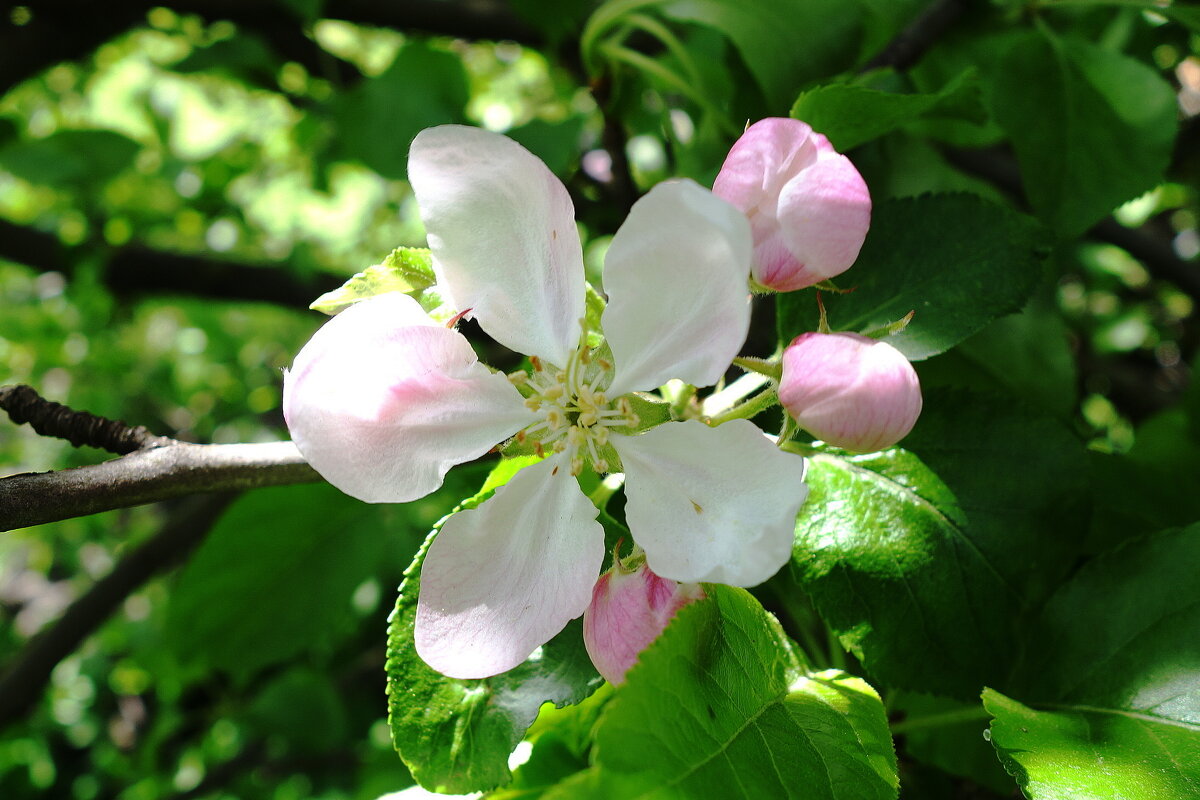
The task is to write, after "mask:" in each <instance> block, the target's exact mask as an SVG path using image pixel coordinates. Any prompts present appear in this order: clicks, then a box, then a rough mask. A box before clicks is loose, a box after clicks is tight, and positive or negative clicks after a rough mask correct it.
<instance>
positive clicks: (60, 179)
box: [0, 130, 141, 184]
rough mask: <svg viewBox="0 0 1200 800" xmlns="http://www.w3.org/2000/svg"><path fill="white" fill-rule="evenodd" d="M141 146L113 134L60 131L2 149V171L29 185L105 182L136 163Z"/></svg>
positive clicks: (0, 158)
mask: <svg viewBox="0 0 1200 800" xmlns="http://www.w3.org/2000/svg"><path fill="white" fill-rule="evenodd" d="M139 149H141V145H139V144H138V143H137V142H135V141H133V140H132V139H130V138H128V137H126V136H122V135H121V134H119V133H113V132H112V131H88V130H76V131H71V130H67V131H59V132H58V133H54V134H51V135H50V136H47V137H46V138H45V139H26V140H23V141H16V142H12V143H11V144H9V145H7V146H6V147H4V148H2V149H0V169H3V170H5V171H7V172H11V173H12V174H13V175H16V176H17V177H18V178H22V179H24V180H27V181H29V182H30V183H50V184H77V183H96V184H100V183H104V182H105V181H108V180H110V179H111V178H114V177H116V176H117V174H118V173H120V172H122V171H123V170H125V169H126V168H127V167H129V166H130V165H131V164H132V163H133V158H134V156H136V155H137V153H138V150H139Z"/></svg>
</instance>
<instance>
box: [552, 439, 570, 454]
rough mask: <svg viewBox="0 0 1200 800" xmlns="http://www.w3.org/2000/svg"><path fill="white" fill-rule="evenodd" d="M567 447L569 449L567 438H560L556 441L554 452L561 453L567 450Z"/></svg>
mask: <svg viewBox="0 0 1200 800" xmlns="http://www.w3.org/2000/svg"><path fill="white" fill-rule="evenodd" d="M566 449H567V440H566V439H559V440H558V441H557V442H555V443H554V452H556V453H561V452H562V451H563V450H566Z"/></svg>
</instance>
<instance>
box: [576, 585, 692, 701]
mask: <svg viewBox="0 0 1200 800" xmlns="http://www.w3.org/2000/svg"><path fill="white" fill-rule="evenodd" d="M703 597H704V590H703V589H702V588H700V584H698V583H676V582H675V581H672V580H667V579H666V578H660V577H658V576H657V575H655V574H654V573H653V572H651V571H650V568H649V567H648V566H646V565H645V564H644V563H643V564H642V565H641V566H639V567H638V568H637V569H635V570H633V571H632V572H626V571H624V570H623V569H621V568H620V567H619V566H618V567H613V568H612V569H610V570H609V571H608V572H606V573H604V574H603V575H601V576H600V579H599V580H598V581H596V586H595V588H594V589H592V602H591V605H589V606H588V607H587V611H585V612H583V643H584V645H585V646H586V647H587V651H588V655H589V656H591V657H592V663H593V664H595V665H596V670H597V671H598V672H599V673H600V674H601V675H603V676H604V677H605V679H606V680H608V681H609V683H613V684H619V683H621V682H623V681H624V680H625V673H626V672H628V671H629V668H630V667H632V666H633V665H634V663H635V662H636V661H637V659H638V655H639V654H640V653H641V652H642V651H643V650H645V649H646V648H647V647H649V646H650V643H651V642H653V641H654V640H655V639H656V638H658V635H659V634H660V633H662V630H663V628H665V627H667V623H668V622H670V621H671V618H672V617H674V616H675V612H676V611H678V610H679V609H681V608H683V607H684V606H685V605H687V604H688V603H690V602H692V601H693V600H699V599H701V598H703Z"/></svg>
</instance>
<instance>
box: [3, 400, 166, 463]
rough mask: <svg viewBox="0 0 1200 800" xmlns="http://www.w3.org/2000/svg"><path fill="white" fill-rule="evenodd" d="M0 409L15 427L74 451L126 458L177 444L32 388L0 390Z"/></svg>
mask: <svg viewBox="0 0 1200 800" xmlns="http://www.w3.org/2000/svg"><path fill="white" fill-rule="evenodd" d="M0 409H3V410H4V411H7V412H8V416H9V418H10V419H12V421H13V422H15V423H17V424H18V425H23V424H25V423H29V426H30V427H31V428H33V429H34V430H35V431H37V432H38V433H39V434H41V435H42V436H53V437H54V438H56V439H66V440H67V441H68V442H70V443H71V444H73V445H75V446H76V447H79V446H80V445H85V444H86V445H88V446H89V447H96V448H99V449H101V450H107V451H108V452H110V453H116V454H117V455H125V454H126V453H132V452H133V451H135V450H143V449H145V448H147V447H161V446H163V445H168V444H178V442H176V441H175V440H174V439H168V438H167V437H166V436H155V435H154V434H153V433H151V432H150V431H148V430H147V429H146V428H145V426H143V425H138V426H137V427H133V426H132V425H130V424H129V423H127V422H125V421H123V420H119V419H116V420H113V419H108V418H107V417H100V416H97V415H95V414H92V413H90V412H87V411H76V410H75V409H73V408H68V407H66V406H64V405H62V404H61V403H55V402H54V401H53V400H47V399H46V398H44V397H42V396H41V395H40V394H38V393H37V392H36V391H35V390H34V388H33V387H32V386H26V385H24V384H17V385H15V386H0Z"/></svg>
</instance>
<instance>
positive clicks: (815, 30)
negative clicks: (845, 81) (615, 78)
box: [663, 0, 863, 111]
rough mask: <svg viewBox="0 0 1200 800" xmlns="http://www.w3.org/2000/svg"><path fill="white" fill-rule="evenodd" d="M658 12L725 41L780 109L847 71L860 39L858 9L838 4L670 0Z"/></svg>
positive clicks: (835, 0) (820, 0) (830, 0)
mask: <svg viewBox="0 0 1200 800" xmlns="http://www.w3.org/2000/svg"><path fill="white" fill-rule="evenodd" d="M663 12H664V13H665V14H667V15H668V16H671V17H674V18H675V19H678V20H684V21H687V22H698V23H701V24H703V25H708V26H710V27H713V28H716V29H717V30H719V31H720V32H721V33H723V34H725V36H727V37H729V40H730V41H732V42H733V44H734V46H735V47H736V48H737V49H738V52H739V54H740V55H741V56H742V58H743V59H744V60H745V62H746V65H747V66H748V67H749V68H750V72H751V73H753V75H754V78H755V79H756V80H757V81H758V84H759V86H761V87H762V90H763V94H764V95H765V96H766V98H767V103H768V105H769V106H770V107H774V108H778V109H780V110H781V111H782V110H783V109H785V108H787V107H788V104H789V103H791V102H792V100H793V98H795V96H796V93H797V92H798V91H799V90H800V89H801V88H802V87H803V86H804V85H805V84H806V83H808V82H809V81H812V80H816V79H817V78H818V77H821V76H827V75H830V74H833V73H837V72H840V71H842V70H844V69H847V68H848V67H850V66H851V64H852V63H853V61H854V58H855V56H856V55H857V52H858V42H859V40H860V39H861V37H862V25H863V20H862V18H863V12H862V9H861V8H860V7H859V6H858V5H857V4H853V3H846V2H844V0H805V2H803V3H796V2H793V0H676V1H675V2H672V3H670V4H669V5H667V6H666V7H665V8H664V9H663Z"/></svg>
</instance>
